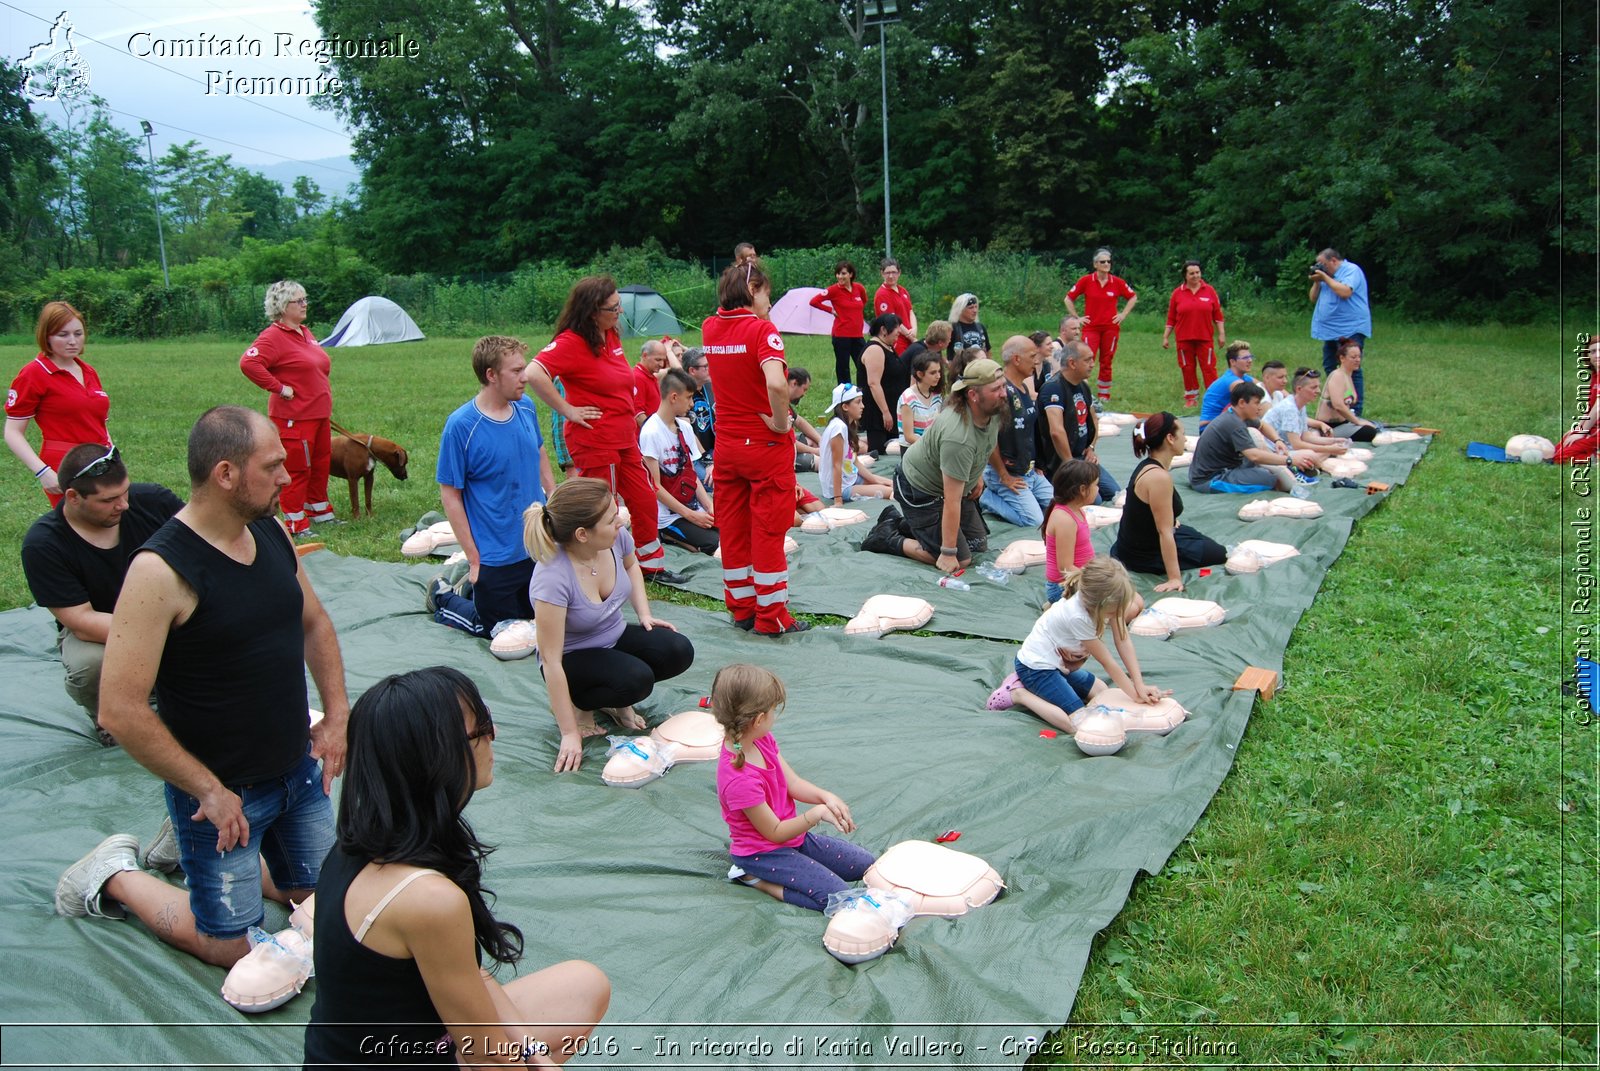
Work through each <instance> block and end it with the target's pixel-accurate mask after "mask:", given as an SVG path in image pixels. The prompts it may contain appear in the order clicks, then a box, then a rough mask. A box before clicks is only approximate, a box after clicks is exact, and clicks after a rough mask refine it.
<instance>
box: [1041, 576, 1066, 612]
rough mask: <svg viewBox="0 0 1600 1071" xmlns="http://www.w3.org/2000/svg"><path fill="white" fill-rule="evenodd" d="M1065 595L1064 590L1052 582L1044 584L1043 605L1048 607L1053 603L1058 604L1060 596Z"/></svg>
mask: <svg viewBox="0 0 1600 1071" xmlns="http://www.w3.org/2000/svg"><path fill="white" fill-rule="evenodd" d="M1064 594H1066V589H1065V588H1063V587H1062V586H1061V585H1060V584H1057V583H1056V582H1055V581H1054V580H1046V581H1045V582H1044V603H1045V605H1046V606H1049V605H1050V604H1051V603H1053V602H1060V601H1061V596H1062V595H1064Z"/></svg>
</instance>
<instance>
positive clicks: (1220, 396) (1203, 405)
mask: <svg viewBox="0 0 1600 1071" xmlns="http://www.w3.org/2000/svg"><path fill="white" fill-rule="evenodd" d="M1255 359H1256V357H1255V354H1253V353H1251V352H1250V343H1248V342H1246V341H1245V340H1244V339H1242V338H1238V339H1234V340H1233V341H1232V342H1230V343H1228V370H1227V371H1226V372H1224V373H1222V375H1220V376H1218V377H1217V378H1216V379H1215V380H1213V381H1212V383H1211V386H1209V387H1207V388H1206V393H1205V397H1203V398H1201V399H1200V428H1201V430H1202V431H1203V430H1205V426H1206V425H1207V424H1209V423H1211V422H1212V421H1213V420H1215V419H1217V417H1218V416H1220V415H1221V414H1222V411H1223V410H1224V409H1226V408H1228V406H1229V405H1230V404H1231V402H1230V399H1229V397H1228V392H1229V391H1230V390H1232V389H1233V385H1234V384H1235V383H1240V382H1244V381H1249V382H1254V379H1253V378H1252V377H1251V375H1250V370H1251V369H1252V368H1254V367H1255Z"/></svg>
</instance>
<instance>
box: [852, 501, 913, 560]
mask: <svg viewBox="0 0 1600 1071" xmlns="http://www.w3.org/2000/svg"><path fill="white" fill-rule="evenodd" d="M902 520H903V518H902V517H901V516H900V511H899V510H897V509H895V508H894V507H893V506H886V507H884V510H883V512H882V513H880V514H878V523H876V524H874V525H873V526H872V531H870V532H868V533H867V536H866V538H865V539H863V540H862V541H861V549H862V550H866V551H871V552H872V553H874V554H903V553H904V549H905V542H904V537H903V536H902V535H901V534H900V522H901V521H902Z"/></svg>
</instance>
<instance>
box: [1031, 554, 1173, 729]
mask: <svg viewBox="0 0 1600 1071" xmlns="http://www.w3.org/2000/svg"><path fill="white" fill-rule="evenodd" d="M1064 587H1065V588H1066V592H1067V595H1068V597H1067V598H1064V599H1062V600H1061V601H1060V602H1057V603H1054V604H1053V605H1051V606H1050V608H1049V609H1047V610H1045V612H1044V613H1043V614H1041V615H1040V616H1039V620H1038V621H1036V622H1034V625H1033V630H1032V631H1031V632H1029V633H1028V638H1027V639H1026V640H1023V641H1022V649H1021V650H1020V651H1018V652H1017V657H1016V672H1017V679H1018V680H1019V681H1020V682H1021V684H1022V687H1021V688H1018V689H1016V690H1014V691H1013V692H1012V697H1013V698H1014V699H1015V701H1016V702H1017V703H1018V704H1019V705H1021V706H1023V707H1024V708H1026V709H1028V710H1030V711H1032V712H1033V713H1035V714H1037V715H1038V716H1039V717H1041V718H1043V719H1044V720H1045V721H1047V722H1049V723H1050V724H1051V725H1053V726H1055V727H1056V728H1057V729H1061V730H1063V731H1065V732H1068V733H1070V732H1073V731H1074V730H1073V726H1072V717H1071V716H1072V715H1073V714H1074V713H1075V712H1077V711H1078V710H1080V709H1082V708H1083V706H1084V705H1085V704H1086V703H1087V702H1088V701H1089V700H1090V699H1092V698H1094V697H1095V696H1097V695H1099V694H1100V693H1101V692H1103V691H1105V690H1106V683H1105V682H1104V681H1102V680H1100V679H1099V678H1097V677H1096V676H1095V675H1094V674H1093V673H1090V672H1089V671H1088V670H1087V669H1085V668H1083V667H1084V663H1085V662H1086V661H1087V660H1088V659H1089V657H1091V656H1092V657H1093V658H1094V660H1095V661H1096V662H1098V663H1100V665H1101V666H1103V667H1104V668H1105V671H1106V673H1107V674H1108V675H1109V676H1110V677H1111V683H1112V684H1114V685H1116V686H1117V687H1118V688H1120V689H1122V691H1124V692H1125V693H1127V694H1128V695H1130V696H1132V697H1133V698H1134V700H1135V701H1137V702H1140V703H1154V702H1156V701H1157V700H1159V699H1161V697H1162V696H1166V695H1171V694H1172V693H1171V692H1170V691H1163V690H1162V689H1160V688H1155V687H1152V686H1150V685H1148V684H1146V683H1145V682H1144V678H1143V677H1142V676H1140V674H1139V659H1138V657H1137V656H1136V655H1135V654H1134V652H1133V640H1132V638H1131V637H1130V636H1129V635H1128V623H1127V621H1126V618H1127V616H1128V614H1127V611H1128V608H1129V606H1130V605H1131V604H1132V603H1133V600H1134V599H1136V598H1138V595H1137V593H1135V592H1134V590H1133V584H1132V583H1131V582H1130V581H1129V580H1128V571H1127V570H1126V569H1124V568H1123V567H1122V563H1121V562H1119V561H1117V560H1116V559H1115V558H1106V557H1099V558H1091V559H1089V561H1087V562H1085V563H1084V566H1083V568H1082V569H1081V570H1080V571H1079V572H1078V575H1077V577H1076V584H1074V582H1073V578H1072V577H1068V578H1067V580H1066V583H1065V585H1064ZM1107 626H1110V628H1111V637H1112V643H1113V644H1114V645H1115V646H1116V648H1117V654H1118V655H1119V656H1121V658H1122V665H1123V666H1126V667H1127V671H1126V672H1124V671H1123V669H1122V667H1121V666H1118V665H1117V663H1116V661H1115V660H1114V659H1113V658H1112V657H1111V652H1110V651H1109V650H1108V649H1107V648H1106V645H1105V641H1104V640H1102V639H1101V637H1102V636H1104V635H1105V631H1106V628H1107Z"/></svg>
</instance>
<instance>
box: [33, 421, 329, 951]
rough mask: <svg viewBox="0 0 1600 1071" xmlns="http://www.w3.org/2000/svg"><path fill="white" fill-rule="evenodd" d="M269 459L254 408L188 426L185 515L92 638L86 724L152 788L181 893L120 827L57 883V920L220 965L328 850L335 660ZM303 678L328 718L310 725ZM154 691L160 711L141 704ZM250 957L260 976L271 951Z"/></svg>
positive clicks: (150, 544) (155, 540)
mask: <svg viewBox="0 0 1600 1071" xmlns="http://www.w3.org/2000/svg"><path fill="white" fill-rule="evenodd" d="M284 461H285V454H284V450H283V445H282V443H280V442H279V440H278V433H277V430H276V429H275V428H274V427H273V426H272V424H270V423H269V422H268V421H267V419H266V418H265V417H263V416H262V415H261V414H260V413H257V412H254V411H253V410H249V409H244V408H241V407H239V406H218V407H217V408H215V409H211V410H209V411H207V412H206V413H205V414H203V415H202V416H201V417H200V419H199V420H198V421H197V422H196V423H195V426H194V428H193V429H192V430H191V431H190V433H189V447H188V468H189V482H190V488H189V490H190V499H189V504H188V505H187V506H185V507H183V509H181V510H179V511H178V513H177V514H176V515H175V516H174V517H173V518H172V519H171V520H170V521H168V522H167V523H166V524H164V525H162V527H161V529H160V530H159V531H157V532H156V534H155V535H153V536H151V537H150V539H149V540H148V541H146V543H145V546H144V548H143V549H142V550H141V551H140V552H139V553H137V554H135V555H134V558H133V561H132V563H131V564H130V565H129V566H128V576H127V580H126V581H125V582H124V583H123V594H122V597H121V598H119V599H118V600H117V608H116V611H115V613H114V614H113V615H112V619H111V632H110V635H109V636H108V637H107V640H106V660H105V669H104V671H103V674H102V687H101V705H100V717H101V719H102V720H103V721H104V722H105V725H106V728H108V729H110V730H111V731H112V732H113V733H114V734H116V737H117V740H118V742H120V743H121V744H122V746H123V748H124V749H125V750H126V751H127V753H128V754H129V755H130V756H132V757H133V758H134V759H135V760H136V761H137V762H138V763H139V764H140V765H142V766H144V767H145V768H146V769H147V770H149V771H150V772H151V773H153V774H155V775H156V776H157V777H159V778H161V780H163V781H165V782H166V804H167V817H168V821H169V822H170V823H171V825H172V826H173V827H174V828H176V830H177V836H176V838H175V839H176V841H177V845H176V849H177V850H176V852H175V853H174V854H176V856H177V862H178V864H179V866H181V867H182V869H183V873H184V879H185V882H186V884H187V886H188V888H187V891H185V890H184V889H183V888H180V887H178V886H175V885H170V884H168V883H167V882H165V881H163V880H161V879H160V878H158V877H156V876H154V875H152V874H147V873H144V872H143V871H142V870H141V869H140V865H139V859H138V847H139V844H138V841H137V840H136V839H135V838H134V837H132V836H130V835H128V834H124V833H119V834H114V835H112V836H110V837H108V838H106V839H105V840H104V841H102V842H101V843H100V844H99V846H98V847H96V848H95V849H94V851H92V852H90V853H89V854H88V855H86V856H84V857H83V858H82V859H80V860H78V862H76V863H74V864H73V865H72V866H71V867H68V868H67V870H66V872H65V873H63V874H62V875H61V880H60V881H59V882H58V883H57V885H56V897H55V906H56V911H57V913H59V914H62V915H66V916H69V917H76V918H82V917H84V916H86V915H88V916H95V917H100V918H122V917H125V916H126V915H127V914H128V913H130V912H131V913H132V914H135V915H137V916H138V917H139V919H140V921H142V922H143V923H144V924H145V925H146V926H148V927H149V928H150V929H151V930H152V931H153V932H154V933H155V934H156V936H158V937H160V938H161V940H163V941H165V942H166V943H168V944H170V945H172V946H173V947H175V948H178V949H181V950H182V951H184V952H188V953H189V954H190V955H192V956H195V957H197V958H198V959H201V960H203V961H205V962H207V963H212V964H216V965H218V966H222V967H231V966H233V965H234V964H235V963H237V962H238V961H239V960H240V959H241V958H243V957H244V956H246V955H247V954H252V953H251V946H250V942H249V940H248V937H247V934H248V932H249V930H250V928H251V927H252V926H259V925H260V924H261V922H262V920H263V918H264V911H263V907H262V900H263V897H264V896H270V897H271V898H272V899H274V900H277V901H278V902H280V903H287V902H288V900H289V898H290V897H291V896H292V897H294V898H295V899H296V900H303V899H305V897H307V896H308V895H310V893H311V892H312V890H314V889H315V888H316V884H317V876H318V873H319V872H320V870H321V866H322V860H323V859H324V858H325V857H326V856H327V854H328V852H329V851H330V850H332V848H333V841H334V834H333V809H332V807H331V806H330V804H329V801H328V792H329V790H330V788H331V786H332V782H333V779H334V778H335V777H337V776H338V775H339V774H340V773H342V772H343V769H344V755H345V724H346V721H347V719H348V718H349V715H350V701H349V697H348V696H347V695H346V693H345V685H344V662H343V660H342V659H341V657H340V655H339V641H338V638H337V637H336V636H335V634H334V630H333V622H332V621H331V620H330V619H329V618H328V612H327V611H326V610H325V609H323V606H322V603H321V601H320V600H318V598H317V593H316V591H315V590H314V589H313V588H312V586H311V581H310V579H309V578H308V577H307V576H306V572H305V570H304V569H303V568H302V567H301V565H300V562H299V559H298V557H297V556H296V554H295V548H294V544H293V542H292V541H291V540H290V538H289V535H288V533H287V532H286V531H285V530H284V527H283V525H282V523H281V522H279V521H278V520H277V519H276V516H275V514H276V512H277V507H278V493H279V492H280V491H281V490H282V489H283V488H284V487H286V486H287V485H288V483H289V475H288V471H287V469H286V468H285V467H284ZM308 668H309V669H310V671H311V677H312V679H313V680H314V681H315V682H316V686H317V692H318V694H319V695H320V697H321V706H322V709H323V710H324V711H325V712H326V713H325V716H324V717H323V718H322V719H321V720H320V721H319V722H318V723H317V724H316V725H313V726H309V727H308V722H307V701H308V696H307V692H306V680H305V673H306V670H307V669H308ZM152 687H154V688H155V690H156V695H157V697H158V699H159V700H160V710H159V715H158V713H157V711H153V710H151V709H150V707H149V705H148V704H147V703H146V702H145V700H146V697H148V696H149V694H150V690H151V688H152ZM318 759H321V760H322V768H321V771H320V775H319V771H318V769H317V760H318ZM160 839H161V837H160V836H159V835H158V838H157V840H158V841H159V840H160ZM149 854H150V855H151V856H153V855H154V852H153V851H152V852H150V853H149ZM263 863H264V864H265V865H266V869H267V871H268V873H269V874H270V876H271V878H272V882H271V886H270V887H269V888H267V889H265V890H264V889H263V887H262V886H263V884H264V883H263V881H262V866H263ZM151 865H155V864H154V860H153V858H152V859H151ZM257 952H258V953H262V954H265V955H266V956H267V957H268V959H269V963H266V964H262V965H261V966H262V968H263V969H264V970H265V969H268V968H269V967H270V966H271V964H270V957H271V948H270V945H268V944H263V945H261V946H259V948H258V950H257Z"/></svg>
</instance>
